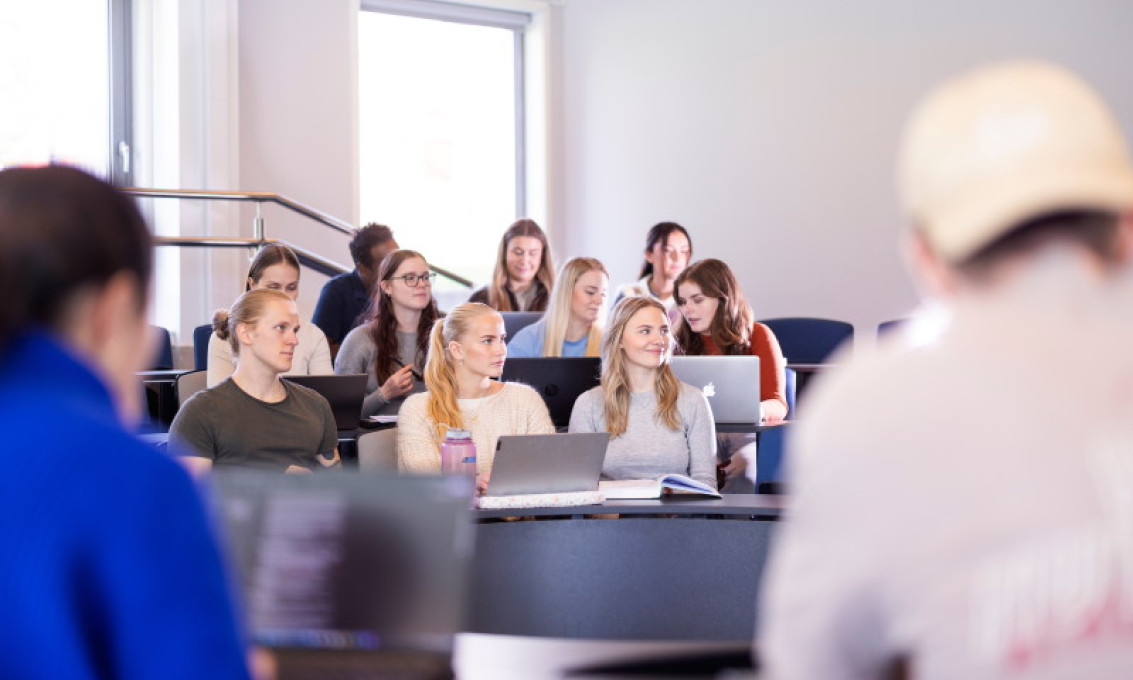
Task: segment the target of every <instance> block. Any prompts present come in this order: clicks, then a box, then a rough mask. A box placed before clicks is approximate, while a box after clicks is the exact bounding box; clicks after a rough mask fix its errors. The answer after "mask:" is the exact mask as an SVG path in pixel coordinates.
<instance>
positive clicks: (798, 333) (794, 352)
mask: <svg viewBox="0 0 1133 680" xmlns="http://www.w3.org/2000/svg"><path fill="white" fill-rule="evenodd" d="M760 323H762V324H764V325H766V326H767V327H768V328H770V329H771V332H772V333H774V334H775V337H776V339H778V340H779V346H780V347H781V348H782V349H783V356H785V357H786V358H787V361H789V362H791V363H793V364H822V363H826V360H827V358H828V357H829V356H830V355H831V354H832V353H833V352H834V350H835V349H837V348H838V347H839V346H840V345H841V344H842V343H844V342H847V341H849V340H852V339H853V337H854V327H853V325H852V324H848V323H846V322H845V321H837V320H834V319H818V318H812V317H784V318H779V319H762V320H760Z"/></svg>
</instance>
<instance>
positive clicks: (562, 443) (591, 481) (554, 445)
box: [485, 432, 610, 496]
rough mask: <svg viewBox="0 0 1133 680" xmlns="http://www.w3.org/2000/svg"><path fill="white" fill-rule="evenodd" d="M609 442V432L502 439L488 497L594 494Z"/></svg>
mask: <svg viewBox="0 0 1133 680" xmlns="http://www.w3.org/2000/svg"><path fill="white" fill-rule="evenodd" d="M609 441H610V435H609V433H608V432H571V433H566V434H521V435H505V436H501V437H500V438H499V441H498V442H497V444H496V455H495V458H494V459H493V460H492V475H491V477H490V479H489V480H488V490H487V492H486V494H485V495H488V496H517V495H520V494H531V493H566V492H571V491H594V490H595V489H597V488H598V477H599V476H601V474H602V463H604V462H605V460H606V444H607V443H608V442H609Z"/></svg>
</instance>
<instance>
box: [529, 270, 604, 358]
mask: <svg viewBox="0 0 1133 680" xmlns="http://www.w3.org/2000/svg"><path fill="white" fill-rule="evenodd" d="M609 289H610V275H609V274H608V273H607V272H606V267H605V265H603V264H602V263H601V262H599V261H598V260H596V259H594V258H592V257H576V258H573V259H570V260H567V262H566V263H565V264H563V268H562V269H561V270H559V276H558V281H557V283H555V287H554V289H552V291H551V305H550V308H549V309H548V310H547V313H546V314H544V315H543V318H541V319H539V320H538V321H536V322H535V323H533V324H531V325H529V326H525V327H524V328H522V329H520V331H519V332H518V333H516V334H515V337H514V338H508V354H510V355H511V356H512V358H516V359H519V358H523V357H596V356H598V350H599V347H600V345H601V344H602V328H601V324H600V319H601V318H602V317H603V316H604V314H603V312H604V311H605V306H606V296H607V294H608V292H609Z"/></svg>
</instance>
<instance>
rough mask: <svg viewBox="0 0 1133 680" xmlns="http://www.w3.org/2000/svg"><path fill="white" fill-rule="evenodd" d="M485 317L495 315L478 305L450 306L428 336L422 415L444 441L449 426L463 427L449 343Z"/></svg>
mask: <svg viewBox="0 0 1133 680" xmlns="http://www.w3.org/2000/svg"><path fill="white" fill-rule="evenodd" d="M485 314H497V312H496V310H494V309H492V308H491V307H489V306H488V305H486V304H483V303H481V302H465V303H462V304H459V305H457V306H456V307H453V308H452V310H451V311H449V313H448V315H447V316H445V317H444V318H443V319H437V320H436V321H435V322H434V323H433V330H432V332H431V333H429V358H428V360H427V361H426V362H425V388H426V389H427V390H428V391H429V396H428V402H427V404H426V411H425V412H426V414H427V415H428V418H429V420H430V422H432V424H433V428H434V432H433V436H434V438H436V439H437V441H440V440H442V439H444V436H445V430H446V429H447V428H449V427H456V428H462V427H464V418H463V416H461V414H460V403H459V402H458V401H457V392H456V369H454V368H453V361H452V357H450V356H449V353H448V346H449V343H451V342H453V341H455V340H459V339H460V338H462V337H464V335H465V334H466V333H467V332H468V326H469V324H471V323H472V320H473V319H475V318H478V317H480V316H483V315H485Z"/></svg>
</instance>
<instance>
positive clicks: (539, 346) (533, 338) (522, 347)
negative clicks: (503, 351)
mask: <svg viewBox="0 0 1133 680" xmlns="http://www.w3.org/2000/svg"><path fill="white" fill-rule="evenodd" d="M546 337H547V319H546V317H544V318H542V319H539V320H538V321H536V322H535V323H533V324H529V325H527V326H524V327H523V328H521V329H519V332H518V333H516V334H515V337H514V338H508V341H507V355H508V356H509V357H511V358H513V359H525V358H529V357H541V356H543V340H544V339H545V338H546ZM586 341H587V336H585V335H584V336H582V339H581V340H576V341H574V342H571V341H570V340H564V341H563V354H562V355H563V356H564V357H584V356H586Z"/></svg>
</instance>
